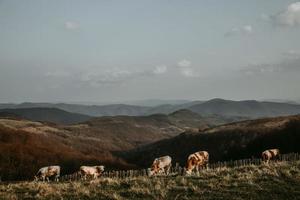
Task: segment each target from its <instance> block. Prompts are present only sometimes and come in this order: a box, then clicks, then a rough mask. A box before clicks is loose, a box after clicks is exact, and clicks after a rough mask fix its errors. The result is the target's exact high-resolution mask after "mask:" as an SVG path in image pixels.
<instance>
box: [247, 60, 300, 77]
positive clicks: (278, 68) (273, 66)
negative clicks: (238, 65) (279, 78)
mask: <svg viewBox="0 0 300 200" xmlns="http://www.w3.org/2000/svg"><path fill="white" fill-rule="evenodd" d="M241 71H242V73H244V74H245V75H263V74H273V73H287V72H297V73H299V72H300V56H298V57H289V58H283V59H282V60H281V61H279V62H277V63H260V64H257V63H256V64H250V65H248V66H247V67H246V68H244V69H242V70H241Z"/></svg>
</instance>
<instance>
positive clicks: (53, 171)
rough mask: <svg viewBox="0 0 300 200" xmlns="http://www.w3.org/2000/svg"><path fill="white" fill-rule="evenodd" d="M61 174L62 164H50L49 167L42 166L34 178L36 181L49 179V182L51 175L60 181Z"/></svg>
mask: <svg viewBox="0 0 300 200" xmlns="http://www.w3.org/2000/svg"><path fill="white" fill-rule="evenodd" d="M59 176H60V166H48V167H42V168H41V169H40V170H39V171H38V172H37V174H36V175H35V176H34V179H35V180H36V181H38V180H41V179H42V180H43V181H45V180H47V181H48V182H49V178H50V177H54V180H55V181H58V178H59Z"/></svg>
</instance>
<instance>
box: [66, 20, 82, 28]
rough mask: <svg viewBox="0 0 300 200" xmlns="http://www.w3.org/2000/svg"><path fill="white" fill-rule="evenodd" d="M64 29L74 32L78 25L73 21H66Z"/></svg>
mask: <svg viewBox="0 0 300 200" xmlns="http://www.w3.org/2000/svg"><path fill="white" fill-rule="evenodd" d="M65 28H66V29H67V30H76V29H78V28H79V24H78V23H77V22H74V21H66V22H65Z"/></svg>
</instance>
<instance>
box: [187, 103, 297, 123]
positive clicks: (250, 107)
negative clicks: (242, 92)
mask: <svg viewBox="0 0 300 200" xmlns="http://www.w3.org/2000/svg"><path fill="white" fill-rule="evenodd" d="M188 109H189V110H191V111H193V112H196V113H199V114H201V115H204V116H205V115H212V114H215V115H222V116H241V117H249V118H261V117H274V116H283V115H295V114H300V105H294V104H288V103H276V102H259V101H254V100H248V101H230V100H224V99H212V100H209V101H206V102H204V103H201V104H196V105H193V106H190V107H189V108H188Z"/></svg>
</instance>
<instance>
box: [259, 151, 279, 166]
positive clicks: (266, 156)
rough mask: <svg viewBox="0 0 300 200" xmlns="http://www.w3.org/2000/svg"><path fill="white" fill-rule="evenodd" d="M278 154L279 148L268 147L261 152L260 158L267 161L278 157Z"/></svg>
mask: <svg viewBox="0 0 300 200" xmlns="http://www.w3.org/2000/svg"><path fill="white" fill-rule="evenodd" d="M279 155H280V152H279V149H268V150H265V151H263V152H262V154H261V157H262V160H263V161H265V162H266V163H269V161H270V160H275V159H278V158H279Z"/></svg>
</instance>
